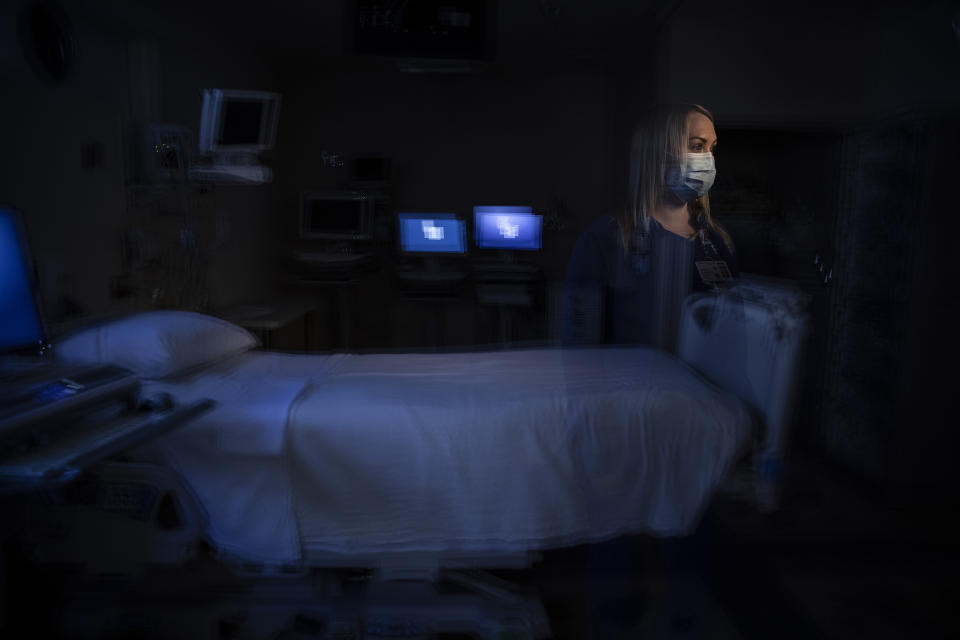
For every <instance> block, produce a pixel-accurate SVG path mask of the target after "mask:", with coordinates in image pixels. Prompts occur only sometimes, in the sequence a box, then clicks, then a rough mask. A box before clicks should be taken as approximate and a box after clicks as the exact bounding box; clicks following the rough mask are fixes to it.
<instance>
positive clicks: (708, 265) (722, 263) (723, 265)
mask: <svg viewBox="0 0 960 640" xmlns="http://www.w3.org/2000/svg"><path fill="white" fill-rule="evenodd" d="M694 264H695V265H696V266H697V272H698V273H699V274H700V279H701V280H703V282H704V284H706V285H707V286H710V287H716V286H719V285H721V284H723V283H724V282H727V281H728V280H731V279H732V278H733V274H731V273H730V267H729V266H728V265H727V262H726V260H697V261H696V262H695V263H694Z"/></svg>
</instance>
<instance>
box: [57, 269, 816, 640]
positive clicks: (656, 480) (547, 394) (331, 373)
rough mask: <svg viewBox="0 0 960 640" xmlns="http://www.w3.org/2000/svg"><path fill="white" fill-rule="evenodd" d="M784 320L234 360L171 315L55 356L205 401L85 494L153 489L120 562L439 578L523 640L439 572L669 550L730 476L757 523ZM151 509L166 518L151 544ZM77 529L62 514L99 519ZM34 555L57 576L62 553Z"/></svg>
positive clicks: (785, 410) (492, 589)
mask: <svg viewBox="0 0 960 640" xmlns="http://www.w3.org/2000/svg"><path fill="white" fill-rule="evenodd" d="M803 304H804V301H803V296H802V295H800V294H799V293H797V292H796V291H792V290H788V289H783V288H781V287H778V286H771V285H769V284H763V283H758V282H754V283H750V284H742V285H740V286H737V287H734V288H733V289H730V290H728V291H725V292H722V293H710V294H696V295H694V296H691V297H690V298H689V299H688V300H687V301H686V302H685V305H684V313H683V319H682V326H681V327H680V332H679V342H678V353H677V356H672V355H669V354H666V353H663V352H660V351H657V350H654V349H650V348H638V347H633V348H579V349H568V350H561V349H530V350H513V351H503V352H475V353H439V354H438V353H431V354H367V355H356V354H333V355H308V354H288V353H272V352H265V351H259V350H255V349H252V348H251V347H253V346H254V341H253V339H252V338H251V337H250V336H249V334H246V333H245V332H243V331H242V330H241V329H239V328H237V327H233V326H232V325H228V324H227V323H224V322H222V321H219V320H216V319H213V318H207V317H205V316H196V314H178V313H176V312H160V313H159V315H158V313H156V312H155V313H153V314H145V315H142V316H138V317H136V318H133V319H131V320H129V321H127V322H126V324H124V322H120V323H115V325H111V326H103V327H98V328H95V329H91V330H88V331H86V332H81V334H78V336H75V337H74V338H71V339H68V340H67V341H65V342H64V343H63V344H61V346H60V349H59V352H60V355H61V357H63V358H64V359H67V360H80V361H85V362H90V361H96V362H101V361H105V360H106V361H112V362H115V363H116V364H119V365H121V366H126V367H127V368H130V369H132V370H134V371H139V372H141V373H142V375H143V376H144V378H145V380H144V382H143V384H144V389H145V392H146V393H147V394H150V393H160V392H163V393H169V394H171V395H172V396H173V398H175V399H176V401H177V402H190V401H194V400H197V399H201V398H209V399H212V400H215V401H216V402H217V408H216V409H215V410H213V411H211V412H210V413H208V414H207V415H205V416H204V417H202V418H200V419H198V420H196V421H195V422H193V423H191V424H189V425H187V426H185V427H184V428H182V429H180V430H178V431H175V432H173V433H170V434H167V435H165V436H164V437H162V438H159V439H157V440H156V441H155V442H153V443H152V444H150V445H147V446H145V447H141V448H139V449H137V450H136V451H133V452H130V454H129V458H128V460H127V462H125V463H121V464H116V463H115V464H112V465H107V466H105V467H103V468H102V469H101V471H100V472H99V473H100V478H101V480H102V482H103V484H104V486H111V484H112V485H118V484H119V485H122V486H124V487H127V488H128V489H129V488H130V487H154V488H155V491H154V492H153V493H150V495H151V496H153V497H154V498H155V499H154V500H153V501H152V502H150V501H148V505H147V506H146V507H144V509H145V511H144V514H141V517H140V518H139V520H137V521H136V522H134V520H132V519H130V518H129V517H128V518H127V519H126V521H125V525H124V526H125V527H126V528H127V530H126V531H125V533H124V535H123V539H124V540H126V541H128V542H127V546H129V547H131V548H137V547H140V548H141V552H142V553H141V556H140V558H139V561H140V563H141V564H147V565H149V564H150V563H151V562H156V563H169V562H172V561H177V560H179V561H185V560H187V559H189V557H190V556H191V555H192V554H194V553H195V552H196V548H197V547H196V545H193V544H191V543H192V542H199V540H201V539H202V540H205V541H206V543H207V544H209V545H210V546H211V547H212V548H213V549H215V550H216V552H217V553H218V555H219V557H220V558H221V559H223V560H224V561H225V562H228V563H229V564H231V565H232V566H233V567H235V568H236V569H237V570H244V569H245V570H248V571H251V570H252V571H256V572H259V573H261V574H263V575H267V574H274V575H275V574H277V573H284V572H286V573H290V572H296V571H298V570H307V569H310V568H331V567H362V568H367V569H373V570H376V571H375V573H374V574H373V575H374V576H376V578H377V580H378V581H379V583H380V585H381V588H382V589H384V593H388V592H389V590H390V588H391V586H390V583H391V582H394V581H396V580H411V579H412V580H420V581H431V580H436V579H437V578H438V577H439V576H440V575H441V573H443V575H445V576H447V577H454V578H456V579H458V580H459V581H460V582H461V583H462V584H467V585H470V587H471V588H473V589H474V590H475V591H477V592H482V593H484V594H486V595H487V596H493V597H494V598H495V599H498V601H501V602H503V601H509V602H514V603H516V604H517V605H518V606H520V607H521V609H522V610H523V611H525V612H526V613H525V614H524V615H526V619H527V620H528V622H529V625H528V627H527V628H528V630H529V637H542V636H543V635H544V633H543V626H544V624H545V616H543V613H542V609H538V608H537V606H536V605H535V603H533V604H532V603H530V602H529V601H526V600H524V599H523V598H521V597H519V596H518V595H517V594H516V593H513V592H512V591H511V590H510V588H509V586H507V585H504V584H502V583H500V582H498V581H497V580H495V579H492V578H490V577H489V576H484V575H483V574H478V573H476V572H460V573H457V572H455V571H454V572H451V571H450V570H451V569H467V568H476V567H481V568H487V569H495V568H510V567H514V568H515V567H523V566H528V565H529V564H530V563H531V562H533V561H534V560H535V558H536V557H537V556H538V554H539V553H540V552H541V551H543V550H546V549H551V548H557V547H565V546H571V545H578V544H583V543H591V542H599V541H603V540H607V539H610V538H613V537H616V536H618V535H622V534H629V533H649V534H652V535H655V536H682V535H686V534H689V533H691V532H692V530H693V529H694V528H695V527H696V525H697V522H698V520H699V517H700V515H701V514H702V512H703V510H704V508H705V507H706V505H707V504H708V503H709V501H710V499H711V497H712V496H713V495H714V494H715V493H716V491H717V489H718V488H719V487H720V486H721V484H722V483H723V482H724V481H725V480H726V479H727V478H728V477H729V476H730V474H731V470H732V469H733V468H734V466H735V465H736V463H737V462H738V461H741V460H743V459H744V458H745V457H746V458H747V459H749V460H753V461H754V464H753V466H754V469H755V470H756V476H755V479H756V480H757V482H756V483H755V485H756V487H757V491H758V493H757V500H758V506H759V507H760V508H761V509H764V510H772V509H775V508H776V506H777V491H776V485H777V481H778V469H779V466H780V463H781V461H782V460H783V458H784V456H785V454H786V452H787V450H788V445H789V435H790V434H789V428H790V425H791V417H792V415H793V409H794V404H795V402H796V393H797V387H798V383H799V379H800V375H799V374H800V370H801V368H800V363H801V360H802V354H803V344H804V342H805V339H806V335H807V331H808V321H807V318H806V315H805V314H804V312H803ZM164 314H166V315H164ZM148 493H149V492H148ZM163 496H166V497H167V499H168V501H170V500H172V501H173V502H174V503H175V504H176V505H180V506H179V507H178V509H177V513H178V514H179V515H178V519H177V526H173V527H169V530H167V531H164V530H163V527H162V526H160V525H159V524H158V522H159V519H158V517H157V513H158V510H159V509H160V506H159V505H160V502H159V501H160V500H161V499H162V497H163ZM127 501H128V502H129V499H128V500H127ZM95 511H96V510H95V509H89V508H88V509H86V510H85V511H83V513H84V514H86V515H85V516H83V517H86V518H92V519H96V518H98V517H101V516H102V517H109V518H113V519H114V520H116V518H117V515H116V509H114V510H113V511H110V510H109V509H106V510H104V509H102V508H101V509H100V512H101V513H100V515H97V514H96V513H95ZM104 514H105V515H104ZM102 517H101V522H100V523H99V525H97V526H98V527H100V528H103V526H104V522H103V521H102V519H103V518H102ZM91 526H93V525H91ZM137 527H139V529H138V530H139V531H140V534H136V533H134V531H133V530H134V529H137ZM138 535H139V538H138ZM147 539H149V544H143V545H138V543H137V541H138V540H140V541H144V540H147ZM165 541H166V542H169V544H167V543H166V542H165ZM44 553H45V554H46V556H45V557H46V558H47V559H49V560H60V561H63V560H65V559H66V558H67V557H69V556H73V557H76V554H79V553H82V551H81V550H80V549H77V548H75V546H70V545H64V544H60V545H57V544H52V545H47V546H46V547H45V549H44ZM151 554H152V556H151ZM41 555H43V554H41ZM93 557H95V556H92V555H90V554H88V555H87V561H88V562H90V561H91V560H90V559H91V558H93ZM118 557H119V556H118V555H117V554H104V555H103V556H102V557H101V560H102V562H103V563H104V566H107V565H109V564H110V563H115V562H117V561H118ZM113 568H116V567H113ZM521 605H522V606H521ZM535 630H538V631H535Z"/></svg>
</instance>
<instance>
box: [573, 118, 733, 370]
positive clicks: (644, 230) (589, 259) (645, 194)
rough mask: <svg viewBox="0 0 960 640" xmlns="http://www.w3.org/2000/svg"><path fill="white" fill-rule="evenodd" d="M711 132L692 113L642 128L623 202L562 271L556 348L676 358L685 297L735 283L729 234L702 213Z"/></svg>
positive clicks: (713, 145) (712, 172) (711, 172)
mask: <svg viewBox="0 0 960 640" xmlns="http://www.w3.org/2000/svg"><path fill="white" fill-rule="evenodd" d="M716 149H717V132H716V128H715V122H714V119H713V115H711V113H710V112H709V111H708V110H707V109H705V108H704V107H701V106H700V105H695V104H681V105H669V106H663V107H659V108H657V109H655V110H653V111H652V112H650V113H649V114H647V116H646V117H645V118H644V119H643V120H642V121H641V122H640V124H639V126H638V127H637V129H636V133H635V134H634V137H633V144H632V148H631V154H630V174H629V189H628V193H627V204H626V206H624V207H622V208H621V210H620V211H619V212H616V213H615V214H612V215H604V216H602V217H601V218H599V219H598V220H597V221H596V222H594V223H593V224H592V225H591V226H590V227H589V228H588V229H587V230H586V231H585V232H584V233H583V234H582V235H581V236H580V238H579V239H578V241H577V243H576V245H575V247H574V250H573V253H572V255H571V257H570V261H569V263H568V266H567V274H566V282H565V287H564V299H563V326H562V330H563V334H562V339H563V344H564V345H565V346H577V345H591V344H644V345H651V346H655V347H659V348H661V349H663V350H665V351H668V352H671V353H672V352H674V350H675V346H676V344H675V343H676V336H677V326H678V324H679V320H680V310H681V304H682V302H683V299H684V298H685V297H686V296H687V294H689V293H691V292H694V291H707V290H712V289H717V288H720V287H723V286H725V285H727V284H728V283H729V282H730V281H731V280H733V279H734V278H736V277H738V276H739V266H738V264H737V257H736V252H735V250H734V246H733V241H732V240H731V238H730V235H729V234H728V233H727V232H726V231H725V230H724V229H723V228H722V227H721V226H720V225H718V224H717V223H716V222H715V221H714V219H713V216H712V215H711V212H710V198H709V196H708V192H709V191H710V187H711V186H712V185H713V181H714V177H715V176H716V166H715V162H714V153H715V152H716Z"/></svg>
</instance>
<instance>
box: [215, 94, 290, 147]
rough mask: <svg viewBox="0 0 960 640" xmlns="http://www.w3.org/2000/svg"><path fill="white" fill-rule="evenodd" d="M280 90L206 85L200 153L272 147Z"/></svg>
mask: <svg viewBox="0 0 960 640" xmlns="http://www.w3.org/2000/svg"><path fill="white" fill-rule="evenodd" d="M279 114H280V94H278V93H270V92H267V91H234V90H227V89H204V91H203V106H202V109H201V113H200V135H199V136H198V140H197V142H198V146H199V148H200V152H201V153H218V152H237V153H258V152H260V151H266V150H268V149H272V148H273V144H274V141H275V139H276V133H277V119H278V117H279Z"/></svg>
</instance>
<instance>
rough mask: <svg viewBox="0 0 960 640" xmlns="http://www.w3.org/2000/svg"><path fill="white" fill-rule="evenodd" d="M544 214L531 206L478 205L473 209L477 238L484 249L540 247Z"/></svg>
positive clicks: (477, 241) (528, 248)
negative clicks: (534, 211) (535, 211)
mask: <svg viewBox="0 0 960 640" xmlns="http://www.w3.org/2000/svg"><path fill="white" fill-rule="evenodd" d="M541 221H542V217H541V216H539V215H537V214H535V213H533V210H532V209H531V208H530V207H516V206H477V207H474V208H473V222H474V237H475V239H476V243H477V246H478V247H480V248H481V249H513V250H521V251H536V250H538V249H540V230H541Z"/></svg>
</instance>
